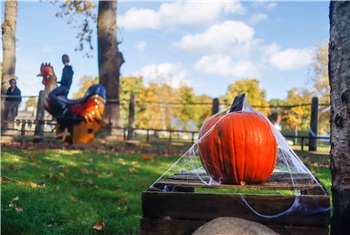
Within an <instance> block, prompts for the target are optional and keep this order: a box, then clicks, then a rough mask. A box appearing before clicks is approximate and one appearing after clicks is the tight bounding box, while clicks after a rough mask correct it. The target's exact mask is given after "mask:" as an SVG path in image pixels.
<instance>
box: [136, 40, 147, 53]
mask: <svg viewBox="0 0 350 235" xmlns="http://www.w3.org/2000/svg"><path fill="white" fill-rule="evenodd" d="M146 45H147V42H145V41H139V42H137V43H136V48H137V50H139V51H143V50H145V48H146Z"/></svg>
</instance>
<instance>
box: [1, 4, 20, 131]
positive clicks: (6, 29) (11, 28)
mask: <svg viewBox="0 0 350 235" xmlns="http://www.w3.org/2000/svg"><path fill="white" fill-rule="evenodd" d="M17 6H18V1H17V0H13V1H6V3H5V20H4V22H3V24H2V25H1V29H2V50H3V65H2V82H1V94H3V95H5V94H6V91H7V88H9V86H10V84H9V81H10V79H11V78H14V77H15V69H16V24H17ZM4 101H5V98H4V97H2V98H1V122H2V123H1V126H2V127H4V122H5V117H4V111H5V105H4Z"/></svg>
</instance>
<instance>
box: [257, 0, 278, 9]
mask: <svg viewBox="0 0 350 235" xmlns="http://www.w3.org/2000/svg"><path fill="white" fill-rule="evenodd" d="M252 5H253V7H255V8H263V9H266V10H268V11H272V10H274V9H275V8H276V7H277V3H276V2H269V1H266V0H257V1H254V2H253V4H252Z"/></svg>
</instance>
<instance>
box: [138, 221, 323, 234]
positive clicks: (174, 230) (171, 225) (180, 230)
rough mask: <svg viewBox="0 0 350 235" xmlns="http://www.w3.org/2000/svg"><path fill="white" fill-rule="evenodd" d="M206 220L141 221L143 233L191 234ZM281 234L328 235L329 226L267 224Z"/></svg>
mask: <svg viewBox="0 0 350 235" xmlns="http://www.w3.org/2000/svg"><path fill="white" fill-rule="evenodd" d="M206 222H209V221H205V220H166V219H147V218H142V219H141V221H140V234H141V235H159V234H162V235H190V234H192V233H193V232H194V231H195V230H196V229H198V228H199V227H200V226H202V225H204V224H205V223H206ZM266 226H267V227H269V228H271V229H272V230H274V231H275V232H277V233H278V234H280V235H312V234H317V235H327V234H328V228H320V227H296V226H282V225H281V226H277V225H269V224H267V225H266Z"/></svg>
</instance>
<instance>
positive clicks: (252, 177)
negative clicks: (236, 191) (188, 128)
mask: <svg viewBox="0 0 350 235" xmlns="http://www.w3.org/2000/svg"><path fill="white" fill-rule="evenodd" d="M244 99H245V94H243V95H240V96H237V97H236V98H235V100H234V102H233V105H232V108H231V110H230V112H229V113H219V114H216V115H213V116H211V117H210V118H209V119H208V120H207V121H206V122H205V123H204V124H203V126H202V127H201V129H200V131H199V138H200V141H199V142H198V151H199V155H200V158H201V161H202V164H203V166H204V168H205V170H206V171H207V173H208V174H209V175H210V176H211V178H212V179H214V180H215V181H217V182H220V183H224V184H241V185H244V184H246V183H247V184H257V183H262V182H264V181H266V180H267V179H268V178H269V177H270V175H271V174H272V172H273V170H274V168H275V165H276V158H277V142H276V138H275V136H274V134H273V131H272V128H271V125H270V124H269V121H268V120H267V119H266V118H265V117H263V116H262V115H261V114H259V113H257V112H253V111H241V110H242V106H243V102H244ZM219 120H220V121H219ZM202 137H203V138H202ZM201 138H202V139H201Z"/></svg>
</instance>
